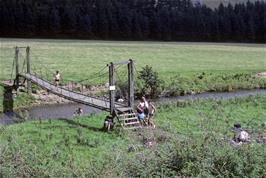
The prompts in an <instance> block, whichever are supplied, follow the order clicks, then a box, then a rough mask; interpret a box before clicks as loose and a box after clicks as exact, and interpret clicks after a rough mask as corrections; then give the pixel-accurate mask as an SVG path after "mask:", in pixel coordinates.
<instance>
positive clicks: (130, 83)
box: [127, 59, 134, 107]
mask: <svg viewBox="0 0 266 178" xmlns="http://www.w3.org/2000/svg"><path fill="white" fill-rule="evenodd" d="M133 65H134V63H133V60H132V59H129V63H128V65H127V66H128V106H129V107H133V106H134V69H133Z"/></svg>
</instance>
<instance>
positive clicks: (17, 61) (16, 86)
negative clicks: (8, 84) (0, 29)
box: [15, 46, 19, 92]
mask: <svg viewBox="0 0 266 178" xmlns="http://www.w3.org/2000/svg"><path fill="white" fill-rule="evenodd" d="M18 56H19V47H17V46H16V48H15V60H16V79H15V88H16V90H17V92H18V89H19V57H18Z"/></svg>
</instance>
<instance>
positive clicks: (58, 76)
mask: <svg viewBox="0 0 266 178" xmlns="http://www.w3.org/2000/svg"><path fill="white" fill-rule="evenodd" d="M60 80H61V76H60V73H59V71H58V70H57V71H56V72H55V74H54V83H55V86H58V85H59V82H60Z"/></svg>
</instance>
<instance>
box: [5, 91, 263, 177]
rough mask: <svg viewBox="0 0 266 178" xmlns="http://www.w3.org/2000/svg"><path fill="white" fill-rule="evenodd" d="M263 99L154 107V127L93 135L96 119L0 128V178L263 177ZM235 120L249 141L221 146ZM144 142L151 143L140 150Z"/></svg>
mask: <svg viewBox="0 0 266 178" xmlns="http://www.w3.org/2000/svg"><path fill="white" fill-rule="evenodd" d="M265 102H266V98H265V97H264V96H257V97H249V98H245V99H236V100H229V101H222V102H220V101H218V102H215V101H205V102H203V101H197V102H194V103H187V104H178V105H163V106H160V107H158V114H157V115H156V119H155V123H156V125H157V129H155V130H152V129H151V130H141V131H139V132H120V131H118V130H116V131H114V132H111V133H104V132H101V131H100V128H101V126H102V123H103V118H104V115H102V114H101V115H97V116H92V117H83V118H76V119H74V120H64V119H62V120H50V121H29V122H25V123H22V124H16V125H11V126H7V127H1V128H0V150H1V154H0V160H1V161H0V176H1V177H30V176H32V177H99V176H101V177H173V176H176V175H180V176H181V175H182V176H184V177H265V171H264V168H265V166H266V162H265V159H264V157H263V155H265V154H266V149H265V145H263V144H257V143H255V142H254V139H255V138H256V137H257V136H258V134H259V133H261V132H262V131H263V127H262V126H261V124H262V123H264V122H265V117H266V113H265V111H266V105H265ZM235 122H240V123H241V124H242V126H243V127H244V128H246V129H248V131H249V133H250V134H251V140H253V141H252V142H251V143H250V144H248V145H244V146H242V147H241V148H240V149H235V148H233V147H231V146H230V145H229V140H230V138H232V136H233V133H232V131H231V127H232V125H233V124H234V123H235ZM145 139H151V140H154V141H153V147H152V148H146V147H145V145H144V144H143V143H144V141H145Z"/></svg>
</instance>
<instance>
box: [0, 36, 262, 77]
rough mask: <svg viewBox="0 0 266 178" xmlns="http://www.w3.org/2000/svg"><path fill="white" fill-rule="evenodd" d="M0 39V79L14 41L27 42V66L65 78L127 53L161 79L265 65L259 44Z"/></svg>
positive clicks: (89, 71)
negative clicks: (46, 69) (29, 51)
mask: <svg viewBox="0 0 266 178" xmlns="http://www.w3.org/2000/svg"><path fill="white" fill-rule="evenodd" d="M0 40H1V48H0V55H1V56H0V59H1V66H0V68H1V78H0V79H9V78H10V74H11V69H12V62H13V59H14V54H15V52H14V47H15V46H30V47H31V60H32V65H34V66H36V67H43V66H46V67H48V68H49V69H50V71H55V70H59V71H61V73H62V75H63V77H64V78H65V79H66V80H81V79H84V78H86V76H89V75H90V74H93V73H94V72H96V71H98V70H100V69H101V68H103V67H104V66H105V65H106V64H107V63H109V62H111V61H121V60H125V59H129V58H132V59H135V60H136V66H137V69H140V68H141V67H143V66H144V65H150V66H152V67H153V68H154V69H155V70H156V71H158V72H159V74H160V75H161V76H162V77H163V78H164V79H166V80H167V79H168V78H169V76H173V75H174V74H178V73H179V74H190V73H195V72H225V73H227V72H239V71H245V72H246V71H248V72H258V71H263V70H265V69H266V60H265V59H266V58H265V57H266V56H265V55H266V52H265V45H262V44H261V45H259V44H231V43H164V42H114V41H85V40H84V41H81V40H26V39H25V40H24V39H0ZM21 58H22V59H23V58H25V55H24V54H23V55H22V56H21ZM106 80H107V79H106Z"/></svg>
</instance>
